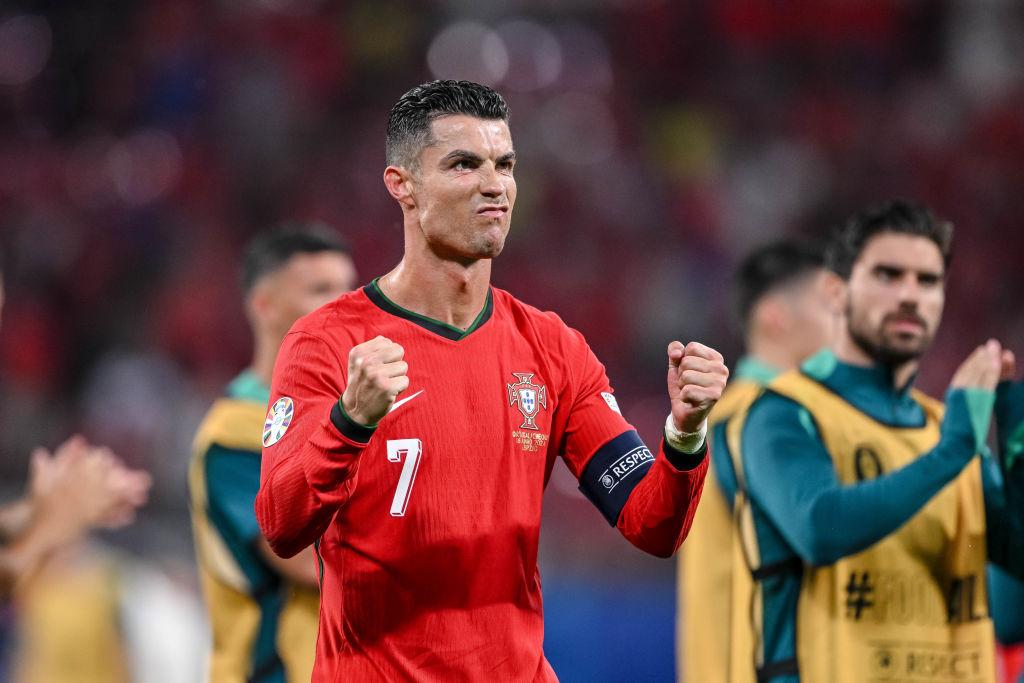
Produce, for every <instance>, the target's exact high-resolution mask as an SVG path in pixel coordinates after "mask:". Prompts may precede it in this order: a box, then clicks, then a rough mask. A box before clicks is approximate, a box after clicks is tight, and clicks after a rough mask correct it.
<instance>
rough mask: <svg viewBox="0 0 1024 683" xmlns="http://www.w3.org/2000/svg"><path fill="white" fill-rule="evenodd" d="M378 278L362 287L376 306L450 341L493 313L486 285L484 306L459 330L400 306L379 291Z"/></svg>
mask: <svg viewBox="0 0 1024 683" xmlns="http://www.w3.org/2000/svg"><path fill="white" fill-rule="evenodd" d="M378 280H380V278H379V277H378V278H374V280H373V282H371V283H370V284H368V285H366V286H365V287H363V292H364V293H365V294H366V296H367V297H369V299H370V301H372V302H373V303H374V304H375V305H376V306H377V307H378V308H380V309H382V310H384V311H386V312H388V313H390V314H391V315H396V316H398V317H399V318H404V319H405V320H408V321H409V322H411V323H414V324H416V325H419V326H420V327H422V328H423V329H425V330H427V331H429V332H433V333H434V334H436V335H439V336H441V337H444V338H445V339H450V340H452V341H459V340H460V339H464V338H466V337H468V336H469V335H470V334H472V333H473V332H475V331H476V330H478V329H479V328H480V327H481V326H482V325H483V324H484V323H485V322H487V321H488V320H490V318H491V314H493V313H494V297H493V296H492V295H491V288H490V287H488V288H487V299H486V301H484V307H483V309H482V310H481V311H480V314H479V315H478V316H477V317H476V320H474V321H473V324H472V325H470V326H469V327H468V328H466V329H465V330H460V329H459V328H457V327H455V326H454V325H449V324H448V323H443V322H441V321H440V320H434V319H433V318H428V317H427V316H425V315H420V314H419V313H413V312H412V311H410V310H408V309H405V308H402V307H401V306H399V305H398V304H396V303H395V302H394V301H392V300H391V299H389V298H387V297H386V296H384V292H382V291H380V286H379V285H378V284H377V281H378Z"/></svg>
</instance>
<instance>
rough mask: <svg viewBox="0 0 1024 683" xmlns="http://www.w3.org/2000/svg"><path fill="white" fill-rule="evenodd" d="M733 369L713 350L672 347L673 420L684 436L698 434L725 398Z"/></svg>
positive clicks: (692, 344) (694, 344) (697, 345)
mask: <svg viewBox="0 0 1024 683" xmlns="http://www.w3.org/2000/svg"><path fill="white" fill-rule="evenodd" d="M727 379H729V369H728V368H726V367H725V361H724V360H723V359H722V354H720V353H719V352H718V351H715V350H714V349H713V348H711V347H710V346H704V345H703V344H701V343H699V342H690V343H689V344H687V345H686V346H683V344H682V343H681V342H678V341H674V342H672V343H671V344H669V345H668V397H669V400H670V401H671V402H672V420H673V422H674V423H675V427H676V429H678V430H679V431H681V432H691V433H692V432H696V431H698V430H699V429H700V427H701V424H703V422H704V420H705V419H706V418H707V416H708V413H710V412H711V409H712V408H713V407H714V405H715V403H717V402H718V399H719V398H721V397H722V391H723V390H724V389H725V382H726V380H727Z"/></svg>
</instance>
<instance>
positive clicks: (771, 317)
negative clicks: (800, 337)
mask: <svg viewBox="0 0 1024 683" xmlns="http://www.w3.org/2000/svg"><path fill="white" fill-rule="evenodd" d="M784 308H785V304H784V303H783V302H782V300H781V299H780V298H779V297H778V296H775V295H774V294H773V293H768V294H766V295H765V296H762V297H761V300H760V301H758V302H757V303H756V304H755V305H754V310H753V311H752V312H751V321H752V322H753V323H754V325H756V326H757V327H758V328H759V329H760V330H761V334H767V335H769V336H771V337H776V336H778V335H779V334H781V333H785V332H787V330H785V329H784V327H785V325H786V311H785V310H784Z"/></svg>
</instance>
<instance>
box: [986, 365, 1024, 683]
mask: <svg viewBox="0 0 1024 683" xmlns="http://www.w3.org/2000/svg"><path fill="white" fill-rule="evenodd" d="M995 413H996V426H997V428H998V429H997V432H998V439H997V441H998V444H999V452H1000V455H1001V457H1002V459H1003V464H1004V467H1009V468H1012V467H1013V465H1014V463H1015V462H1016V461H1017V460H1018V459H1019V458H1020V457H1021V456H1022V455H1024V380H1017V381H1013V382H1011V381H1005V382H1001V383H1000V384H999V387H998V389H997V391H996V409H995ZM1006 483H1007V486H1014V485H1016V483H1017V482H1016V480H1015V479H1011V480H1008V481H1007V482H1006ZM988 579H989V605H990V606H991V609H992V622H993V623H994V624H995V630H996V638H998V639H999V642H1000V643H1001V644H1003V645H1005V646H1014V647H1012V648H1010V649H1008V650H1004V655H1005V656H1004V660H1003V662H1004V665H1005V667H1006V669H1007V673H1009V670H1010V669H1011V668H1012V665H1013V664H1017V671H1019V672H1020V673H1019V675H1018V676H1017V677H1016V678H1014V679H1009V678H1008V679H1007V681H1010V680H1015V681H1016V682H1017V683H1024V670H1022V669H1021V668H1020V665H1019V664H1020V657H1019V654H1020V651H1021V650H1022V649H1024V648H1022V646H1021V644H1022V643H1024V580H1021V579H1019V578H1016V577H1014V576H1013V575H1011V574H1010V573H1008V572H1006V571H1004V570H1003V569H1001V568H999V567H998V566H996V565H993V564H990V565H989V567H988ZM1013 655H1018V656H1016V657H1015V656H1013Z"/></svg>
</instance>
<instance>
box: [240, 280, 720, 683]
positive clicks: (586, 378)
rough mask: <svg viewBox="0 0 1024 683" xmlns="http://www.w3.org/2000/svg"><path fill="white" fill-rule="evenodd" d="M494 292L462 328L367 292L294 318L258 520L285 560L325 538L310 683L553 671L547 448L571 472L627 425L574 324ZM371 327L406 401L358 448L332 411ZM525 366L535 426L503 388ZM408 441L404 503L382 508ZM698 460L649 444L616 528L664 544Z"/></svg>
mask: <svg viewBox="0 0 1024 683" xmlns="http://www.w3.org/2000/svg"><path fill="white" fill-rule="evenodd" d="M492 293H493V304H494V305H493V314H492V315H491V317H490V318H489V319H487V320H486V321H484V322H483V323H482V324H481V325H480V326H479V327H478V328H477V329H475V330H473V331H472V332H470V333H469V334H468V335H466V336H465V337H464V338H462V339H458V340H453V339H449V338H446V337H445V336H443V335H442V334H438V333H437V332H436V331H431V330H428V329H425V328H424V327H422V326H421V325H419V324H417V323H416V322H414V321H411V320H409V319H407V318H405V317H402V316H401V315H397V314H396V313H395V311H394V310H390V311H386V310H383V309H382V308H381V307H379V306H378V305H377V304H375V303H374V302H373V301H371V300H370V298H369V297H368V296H367V294H366V293H365V292H364V291H363V290H359V291H356V292H352V293H350V294H347V295H344V296H343V297H341V298H339V299H338V300H337V301H335V302H334V303H332V304H330V305H328V306H326V307H324V308H322V309H320V310H319V311H317V312H315V313H313V314H312V315H310V316H307V317H306V318H303V319H302V320H300V321H299V322H298V323H297V324H296V325H295V327H294V328H293V330H292V332H291V333H290V334H289V335H288V337H287V339H286V340H285V342H284V345H283V346H282V348H281V351H280V353H279V356H278V361H277V367H276V368H275V371H274V382H273V388H272V393H271V403H272V404H273V403H274V402H276V401H278V400H279V399H280V398H282V397H288V398H290V399H291V400H292V401H293V402H294V416H293V418H292V421H291V424H290V425H289V426H288V429H287V431H286V432H285V434H284V435H283V436H282V437H281V439H280V441H279V442H277V443H275V444H273V445H271V446H269V447H267V448H265V449H264V452H263V471H262V484H261V488H260V493H259V496H258V497H257V499H256V513H257V517H258V519H259V522H260V526H261V528H262V529H263V532H264V534H265V535H266V536H267V538H268V539H269V541H270V544H271V545H272V547H273V548H274V549H275V550H276V551H277V552H279V553H281V554H283V555H291V554H294V553H295V552H298V551H299V550H301V549H302V548H303V547H305V546H306V545H308V544H309V543H311V542H313V541H315V540H317V539H320V544H319V552H320V555H321V557H322V559H323V565H322V566H323V574H322V599H321V612H320V634H319V640H318V644H317V660H316V667H315V671H314V676H313V680H314V681H341V680H344V681H364V680H365V681H374V680H387V681H393V680H416V681H433V680H445V681H450V680H464V681H483V680H487V681H552V680H555V675H554V672H553V671H552V670H551V667H550V666H549V665H548V663H547V661H546V659H545V658H544V653H543V649H542V642H543V616H542V605H541V589H540V577H539V573H538V570H537V537H538V532H539V527H540V520H541V498H542V494H543V490H544V486H545V485H546V483H547V480H548V477H549V476H550V473H551V468H552V467H553V465H554V461H555V458H556V457H558V456H562V457H564V458H565V460H566V463H567V464H568V466H569V469H570V470H571V471H572V472H573V474H575V475H576V476H579V475H580V473H581V472H582V471H583V470H584V468H585V467H586V464H587V462H588V460H589V459H590V457H591V456H592V455H593V454H594V452H595V451H597V450H598V449H599V448H600V447H601V446H603V445H604V444H606V443H608V442H609V441H611V440H612V439H613V438H615V437H616V436H618V435H620V434H622V433H623V432H626V431H628V430H630V429H632V427H630V425H629V424H628V423H627V422H626V421H625V419H623V417H622V416H621V415H620V414H619V413H618V412H616V411H614V410H612V409H611V408H610V407H609V402H608V401H607V400H606V399H605V398H604V397H602V396H601V393H602V392H605V393H609V394H610V392H611V388H610V386H609V384H608V380H607V377H606V376H605V371H604V368H603V366H602V365H601V364H600V363H599V362H598V361H597V359H596V358H595V357H594V355H593V353H592V352H591V351H590V349H589V347H588V346H587V344H586V343H585V341H584V340H583V337H582V336H581V335H580V334H579V333H577V332H575V331H573V330H571V329H569V328H568V327H567V326H566V325H565V324H564V323H563V322H562V321H561V320H560V319H559V318H558V317H557V316H555V315H554V314H551V313H542V312H540V311H538V310H536V309H534V308H531V307H529V306H526V305H525V304H522V303H520V302H518V301H517V300H515V299H514V298H513V297H512V296H510V295H509V294H507V293H505V292H503V291H501V290H498V289H492ZM378 334H381V335H384V336H387V337H388V338H390V339H391V340H393V341H395V342H397V343H399V344H401V345H402V346H403V347H404V349H405V360H406V361H407V362H408V364H409V379H410V384H409V388H408V389H407V390H406V391H405V392H404V393H403V394H402V395H401V396H399V399H400V400H401V399H409V400H407V401H406V402H405V403H403V404H401V405H400V406H398V408H396V409H395V410H393V411H392V412H391V413H389V414H388V415H387V416H385V418H384V419H383V420H382V421H381V423H380V425H379V426H378V428H377V430H376V432H375V433H373V435H372V436H371V437H370V438H369V441H368V443H366V444H362V443H360V442H359V441H358V440H353V439H350V438H346V437H345V436H343V435H342V434H341V433H340V432H339V428H338V426H337V425H336V424H335V422H332V420H331V417H330V414H331V411H332V409H333V407H334V404H335V403H336V402H337V401H338V397H339V396H340V395H341V393H342V391H343V389H344V386H345V381H346V377H345V375H346V370H347V358H348V352H349V349H350V348H351V347H352V346H354V345H356V344H358V343H361V342H363V341H366V340H368V339H371V338H373V337H375V336H376V335H378ZM525 375H529V376H530V377H529V378H528V381H529V382H530V383H532V385H533V386H534V387H537V389H535V391H536V394H535V400H537V402H538V403H539V404H540V407H539V409H538V410H537V411H536V415H535V416H533V421H532V425H533V427H535V428H531V426H530V425H531V421H530V420H529V419H527V416H526V415H525V414H524V412H523V411H522V410H521V409H520V408H521V406H520V405H519V404H518V403H513V401H512V397H511V395H510V385H516V384H518V383H519V382H520V381H521V380H522V379H523V377H524V376H525ZM539 387H543V389H544V391H543V401H541V394H540V391H539ZM513 393H514V392H513ZM389 444H390V450H391V451H393V452H392V453H391V456H392V457H391V459H389ZM402 449H404V450H402ZM416 449H418V450H419V461H418V467H417V468H416V474H415V478H414V479H413V480H412V482H411V485H410V486H409V487H408V489H407V490H408V501H407V504H406V507H405V509H404V511H403V512H404V513H403V514H401V515H396V514H392V513H393V512H394V510H393V506H394V503H395V500H396V498H402V496H401V493H402V485H401V483H400V476H401V473H402V471H403V469H404V468H405V467H406V463H407V462H408V459H409V457H410V451H411V450H416ZM706 467H707V466H706V459H705V462H704V463H702V464H701V465H700V466H699V467H697V468H695V469H694V470H693V471H689V472H680V471H677V470H675V469H674V468H673V467H672V465H671V464H669V463H668V461H667V460H666V459H665V456H664V454H663V453H658V455H657V456H656V460H655V462H654V465H653V466H652V467H651V468H650V470H649V471H648V473H647V475H646V476H645V477H644V478H643V479H642V480H641V481H640V482H639V485H638V486H637V487H636V488H635V490H634V492H633V494H632V495H631V497H630V498H629V500H628V502H627V503H626V506H625V508H624V509H623V511H622V513H621V515H620V518H619V524H618V526H619V529H620V530H621V531H622V533H623V534H624V535H625V536H626V537H627V538H629V539H630V541H631V542H633V543H634V544H636V545H637V546H639V547H641V548H643V549H644V550H646V551H648V552H652V553H654V554H657V555H668V554H671V552H672V551H673V550H674V549H675V548H676V547H678V545H679V543H680V542H681V540H682V538H683V536H684V535H685V533H686V530H687V529H688V528H689V524H690V520H691V519H692V516H693V512H694V510H695V509H696V504H697V500H698V497H699V495H700V489H701V485H702V482H703V477H704V472H705V470H706Z"/></svg>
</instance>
